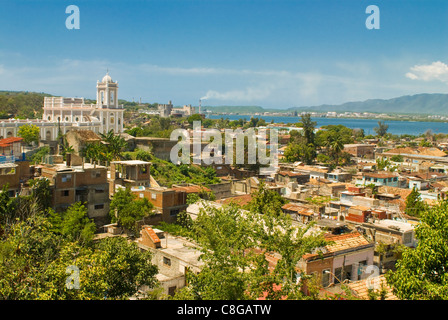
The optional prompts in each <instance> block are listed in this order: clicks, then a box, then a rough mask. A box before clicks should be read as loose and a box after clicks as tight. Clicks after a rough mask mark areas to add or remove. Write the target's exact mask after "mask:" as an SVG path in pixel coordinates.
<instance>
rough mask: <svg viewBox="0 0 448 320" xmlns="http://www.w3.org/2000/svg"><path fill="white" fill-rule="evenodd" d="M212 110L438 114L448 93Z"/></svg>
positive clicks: (447, 104)
mask: <svg viewBox="0 0 448 320" xmlns="http://www.w3.org/2000/svg"><path fill="white" fill-rule="evenodd" d="M205 108H206V109H207V110H210V111H212V112H232V113H241V114H242V113H259V112H294V111H297V112H299V113H300V112H304V111H314V112H327V111H336V112H346V111H349V112H374V113H387V114H393V113H396V114H437V115H448V94H442V93H422V94H416V95H410V96H402V97H398V98H393V99H369V100H366V101H358V102H346V103H343V104H339V105H327V104H324V105H320V106H306V107H293V108H287V109H274V108H263V107H259V106H218V107H211V106H205Z"/></svg>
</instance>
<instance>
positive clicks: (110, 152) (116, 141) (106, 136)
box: [100, 130, 128, 161]
mask: <svg viewBox="0 0 448 320" xmlns="http://www.w3.org/2000/svg"><path fill="white" fill-rule="evenodd" d="M100 136H101V138H102V139H103V141H104V142H106V150H105V152H104V157H105V158H106V160H107V161H111V160H119V159H120V155H121V153H122V152H123V151H124V150H125V149H126V147H127V145H128V144H127V143H126V140H124V138H123V137H120V136H119V135H115V134H114V131H113V130H109V131H108V132H106V133H100Z"/></svg>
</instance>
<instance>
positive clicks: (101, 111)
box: [0, 73, 124, 141]
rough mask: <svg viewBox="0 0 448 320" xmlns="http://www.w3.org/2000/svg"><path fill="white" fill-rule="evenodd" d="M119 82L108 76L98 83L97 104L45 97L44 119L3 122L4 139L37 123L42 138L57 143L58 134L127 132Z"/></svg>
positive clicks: (0, 130) (0, 132) (0, 127)
mask: <svg viewBox="0 0 448 320" xmlns="http://www.w3.org/2000/svg"><path fill="white" fill-rule="evenodd" d="M117 94H118V82H117V81H116V82H114V81H112V78H111V77H110V76H109V73H107V74H106V75H105V76H104V77H103V79H102V80H101V82H100V81H97V85H96V104H86V103H84V98H64V97H45V98H44V108H43V116H42V119H30V120H18V119H8V120H2V121H0V139H1V138H7V137H14V136H17V131H18V129H19V127H20V126H22V125H26V124H33V125H36V126H38V127H39V128H40V138H41V140H45V141H55V140H56V139H57V137H58V131H59V129H60V130H61V132H62V134H65V133H66V132H67V131H69V130H71V129H88V130H92V131H94V132H96V133H106V132H108V131H109V130H113V131H114V132H115V133H121V132H123V111H124V109H123V105H118V95H117Z"/></svg>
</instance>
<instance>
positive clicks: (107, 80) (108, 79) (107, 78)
mask: <svg viewBox="0 0 448 320" xmlns="http://www.w3.org/2000/svg"><path fill="white" fill-rule="evenodd" d="M101 82H103V83H107V82H113V81H112V78H111V77H110V75H109V72H108V73H107V74H106V75H105V76H104V77H103V80H102V81H101Z"/></svg>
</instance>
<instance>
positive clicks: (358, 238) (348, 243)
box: [303, 232, 373, 259]
mask: <svg viewBox="0 0 448 320" xmlns="http://www.w3.org/2000/svg"><path fill="white" fill-rule="evenodd" d="M324 237H325V240H327V241H328V242H330V243H331V244H328V245H326V246H325V249H326V250H324V251H326V252H324V253H323V254H324V256H325V255H332V254H334V253H337V252H339V251H344V250H347V249H355V248H358V247H359V248H360V247H363V246H366V245H369V244H372V243H371V242H369V241H368V240H367V239H366V238H364V236H363V235H362V234H360V233H359V232H351V233H346V234H342V235H332V234H327V235H324ZM372 247H373V244H372ZM317 256H319V255H318V253H307V254H305V255H303V258H304V259H309V258H314V257H317Z"/></svg>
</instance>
